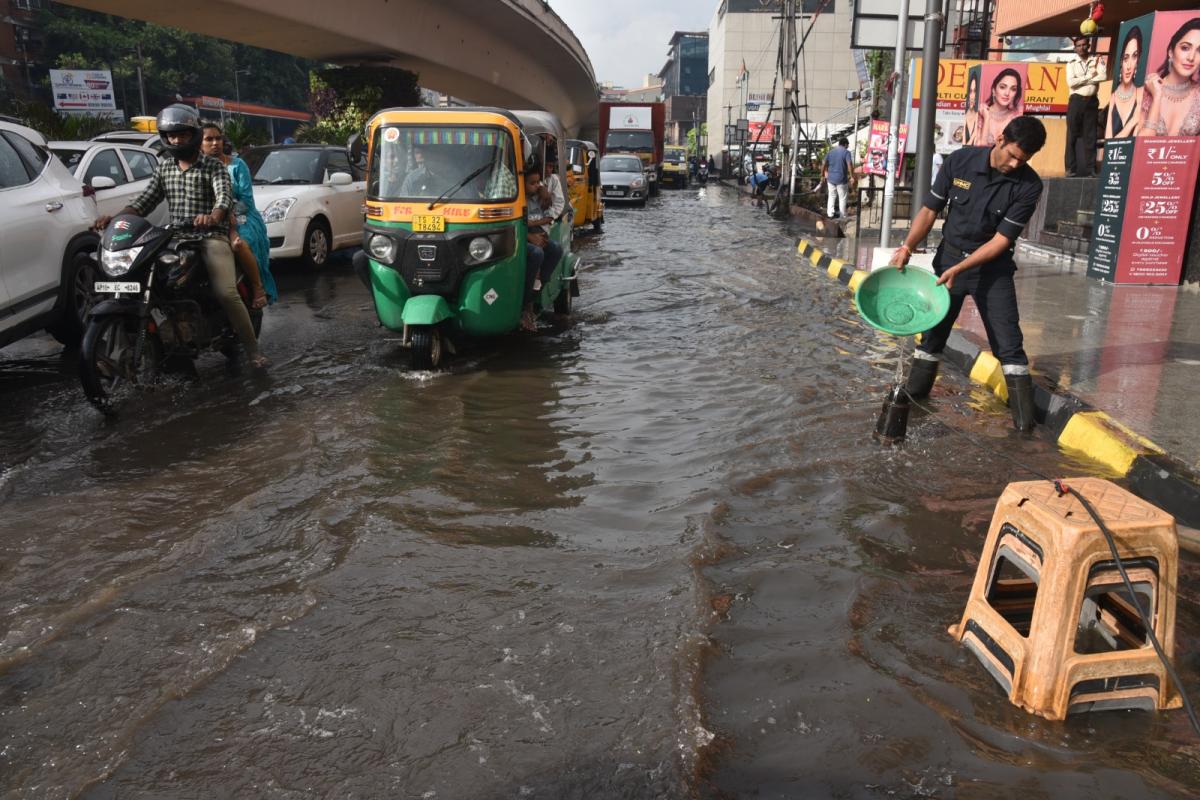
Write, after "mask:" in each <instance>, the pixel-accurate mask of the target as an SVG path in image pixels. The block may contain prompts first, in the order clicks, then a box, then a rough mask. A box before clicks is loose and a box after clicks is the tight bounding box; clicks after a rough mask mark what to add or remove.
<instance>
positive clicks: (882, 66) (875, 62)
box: [867, 50, 896, 117]
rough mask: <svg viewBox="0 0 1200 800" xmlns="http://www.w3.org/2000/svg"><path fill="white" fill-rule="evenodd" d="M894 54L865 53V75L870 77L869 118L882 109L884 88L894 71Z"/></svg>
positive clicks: (885, 51)
mask: <svg viewBox="0 0 1200 800" xmlns="http://www.w3.org/2000/svg"><path fill="white" fill-rule="evenodd" d="M895 64H896V54H895V53H893V52H890V51H887V50H869V51H867V73H868V74H869V75H870V76H871V86H872V91H871V116H873V117H874V116H876V114H877V113H878V112H879V110H880V109H882V108H883V100H884V86H885V84H887V80H888V77H889V76H891V74H892V71H893V70H894V69H895Z"/></svg>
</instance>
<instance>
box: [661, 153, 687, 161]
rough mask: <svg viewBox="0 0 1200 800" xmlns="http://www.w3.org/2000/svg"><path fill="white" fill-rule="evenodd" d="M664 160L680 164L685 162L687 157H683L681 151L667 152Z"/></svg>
mask: <svg viewBox="0 0 1200 800" xmlns="http://www.w3.org/2000/svg"><path fill="white" fill-rule="evenodd" d="M665 160H667V161H673V162H675V163H676V164H682V163H683V162H684V161H686V160H687V156H686V155H684V152H683V151H682V150H668V151H667V156H666V159H665Z"/></svg>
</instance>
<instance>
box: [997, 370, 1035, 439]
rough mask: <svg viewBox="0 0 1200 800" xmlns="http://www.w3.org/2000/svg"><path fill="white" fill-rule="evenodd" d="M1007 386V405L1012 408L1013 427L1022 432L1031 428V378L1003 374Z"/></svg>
mask: <svg viewBox="0 0 1200 800" xmlns="http://www.w3.org/2000/svg"><path fill="white" fill-rule="evenodd" d="M1004 383H1005V385H1006V386H1008V407H1009V408H1010V409H1011V410H1012V418H1013V427H1014V428H1016V429H1017V430H1019V431H1022V432H1028V431H1031V430H1033V422H1034V420H1033V378H1032V377H1031V376H1029V375H1005V376H1004Z"/></svg>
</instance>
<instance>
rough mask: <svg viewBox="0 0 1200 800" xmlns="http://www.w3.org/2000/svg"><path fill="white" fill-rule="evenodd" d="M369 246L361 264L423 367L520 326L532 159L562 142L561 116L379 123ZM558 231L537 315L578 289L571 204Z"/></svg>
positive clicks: (561, 156) (392, 116)
mask: <svg viewBox="0 0 1200 800" xmlns="http://www.w3.org/2000/svg"><path fill="white" fill-rule="evenodd" d="M365 140H366V143H367V148H368V150H367V154H368V162H367V198H366V222H365V225H364V230H363V249H362V251H361V252H360V253H358V254H356V255H355V257H354V266H355V271H356V272H357V273H358V275H359V277H360V278H361V279H362V280H363V282H364V283H365V284H366V285H367V287H368V288H369V289H370V290H371V294H372V296H373V298H374V301H375V313H376V314H377V316H378V317H379V321H380V323H382V324H383V325H384V327H386V328H388V329H390V330H393V331H397V332H400V333H401V334H402V341H403V344H404V346H406V347H408V348H410V350H411V353H412V366H413V368H414V369H433V368H436V367H437V366H438V365H439V364H440V363H441V362H442V359H443V356H444V355H445V354H446V353H447V352H453V351H454V350H455V348H456V342H458V343H461V342H462V340H463V339H465V338H472V337H488V336H497V335H501V334H506V333H509V332H511V331H514V330H516V329H517V328H518V327H519V325H520V322H521V315H522V311H523V308H524V295H525V286H526V283H525V276H526V272H525V264H526V233H527V225H526V216H525V212H526V209H527V208H528V198H526V196H525V183H524V181H523V180H522V174H523V172H524V171H525V168H526V165H528V164H531V163H536V164H539V165H541V164H546V163H547V161H546V155H547V152H546V151H547V150H548V149H550V148H554V149H556V150H557V159H552V160H554V161H556V163H557V174H558V178H559V180H560V181H562V185H563V188H564V193H565V190H566V185H567V183H566V175H565V171H564V168H563V167H564V165H565V164H566V163H567V159H566V154H565V152H564V145H565V143H566V137H565V135H564V132H563V129H562V126H561V124H560V123H559V122H558V120H557V118H555V117H554V116H553V115H552V114H548V113H546V112H543V111H507V110H504V109H499V108H460V109H443V108H392V109H387V110H385V111H380V112H379V113H377V114H375V116H373V117H372V118H371V120H370V121H369V122H368V123H367V128H366V137H365ZM550 236H551V237H552V238H553V239H554V240H555V241H557V242H558V243H559V245H560V246H561V247H562V250H563V257H562V258H561V259H560V260H559V263H558V264H557V266H556V267H555V268H554V271H553V273H552V274H551V275H550V276H549V277H548V278H546V279H544V280H543V281H542V286H541V288H540V290H538V291H536V292H535V293H534V298H533V307H534V312H535V313H536V314H541V313H542V312H544V311H548V310H550V309H553V310H554V312H555V313H557V314H559V315H569V314H570V312H571V300H572V298H573V297H575V296H577V295H578V288H577V285H576V281H575V276H576V271H577V267H578V257H577V256H576V255H575V254H574V253H572V252H571V219H570V213H569V207H568V211H566V212H564V214H562V215H561V216H560V217H559V219H557V220H555V221H554V224H553V225H552V227H551V231H550Z"/></svg>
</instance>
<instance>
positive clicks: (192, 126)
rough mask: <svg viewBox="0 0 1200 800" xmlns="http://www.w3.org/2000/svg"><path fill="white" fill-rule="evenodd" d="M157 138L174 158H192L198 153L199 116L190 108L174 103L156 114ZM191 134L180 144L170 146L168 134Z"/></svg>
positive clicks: (199, 135)
mask: <svg viewBox="0 0 1200 800" xmlns="http://www.w3.org/2000/svg"><path fill="white" fill-rule="evenodd" d="M157 124H158V138H159V139H161V140H162V144H163V148H164V149H165V150H166V151H167V152H168V153H170V154H171V155H173V156H175V157H176V158H192V157H195V156H196V155H197V154H198V153H199V152H200V138H201V134H200V114H199V113H197V112H196V109H194V108H192V107H191V106H185V105H183V104H182V103H175V104H173V105H169V106H167V107H166V108H164V109H163V110H162V111H160V112H158V122H157ZM189 131H190V132H191V136H189V137H188V138H187V139H186V140H185V141H184V142H183V143H182V144H178V145H172V144H171V143H170V142H168V141H167V134H168V133H187V132H189Z"/></svg>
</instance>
